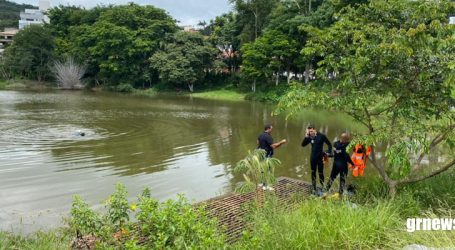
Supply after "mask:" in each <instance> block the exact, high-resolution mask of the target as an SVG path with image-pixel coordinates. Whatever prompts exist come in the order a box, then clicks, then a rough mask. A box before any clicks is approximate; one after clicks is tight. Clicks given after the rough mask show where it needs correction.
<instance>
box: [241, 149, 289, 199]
mask: <svg viewBox="0 0 455 250" xmlns="http://www.w3.org/2000/svg"><path fill="white" fill-rule="evenodd" d="M265 156H266V152H265V150H262V149H258V150H255V151H253V152H248V155H247V156H246V157H245V159H243V160H241V161H239V162H238V163H237V166H236V167H235V171H236V172H239V173H243V177H244V179H245V184H244V185H242V186H241V187H240V188H239V189H238V191H240V192H242V193H244V192H251V191H254V190H256V187H257V186H258V184H259V183H263V182H265V183H268V184H273V183H275V174H274V173H275V168H276V167H277V166H279V165H280V164H281V162H280V161H279V160H278V159H276V158H268V157H265Z"/></svg>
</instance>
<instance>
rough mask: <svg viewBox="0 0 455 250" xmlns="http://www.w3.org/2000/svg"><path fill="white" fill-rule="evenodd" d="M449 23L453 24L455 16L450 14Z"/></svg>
mask: <svg viewBox="0 0 455 250" xmlns="http://www.w3.org/2000/svg"><path fill="white" fill-rule="evenodd" d="M449 23H450V24H455V16H451V17H450V18H449Z"/></svg>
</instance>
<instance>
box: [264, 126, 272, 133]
mask: <svg viewBox="0 0 455 250" xmlns="http://www.w3.org/2000/svg"><path fill="white" fill-rule="evenodd" d="M272 130H273V127H272V124H267V125H265V126H264V132H267V133H272Z"/></svg>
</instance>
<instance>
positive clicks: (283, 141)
mask: <svg viewBox="0 0 455 250" xmlns="http://www.w3.org/2000/svg"><path fill="white" fill-rule="evenodd" d="M286 142H287V141H286V139H283V140H281V141H279V142H277V143H273V144H270V147H272V148H273V149H275V148H278V147H280V146H281V145H283V144H285V143H286Z"/></svg>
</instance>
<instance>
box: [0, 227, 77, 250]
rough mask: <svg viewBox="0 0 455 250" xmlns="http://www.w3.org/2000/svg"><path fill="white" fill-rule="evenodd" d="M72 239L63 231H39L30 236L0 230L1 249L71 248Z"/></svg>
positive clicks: (39, 249)
mask: <svg viewBox="0 0 455 250" xmlns="http://www.w3.org/2000/svg"><path fill="white" fill-rule="evenodd" d="M70 248H71V239H70V237H69V236H68V235H67V234H66V233H64V232H63V231H49V232H37V233H35V234H33V235H30V236H21V235H15V234H11V233H6V232H0V250H14V249H18V250H19V249H20V250H49V249H70Z"/></svg>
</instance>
